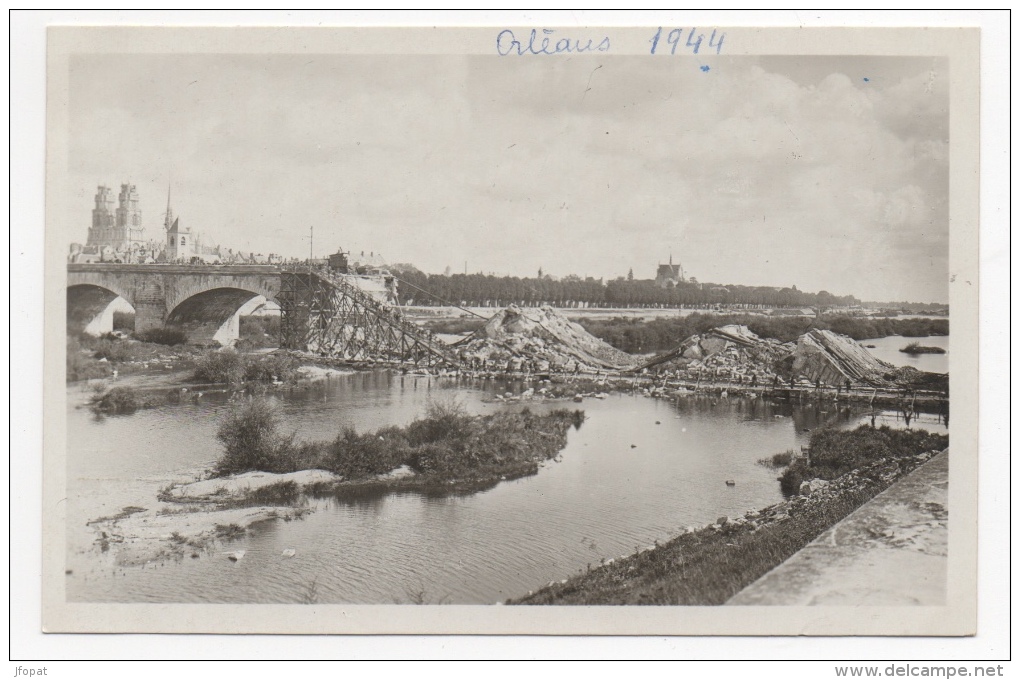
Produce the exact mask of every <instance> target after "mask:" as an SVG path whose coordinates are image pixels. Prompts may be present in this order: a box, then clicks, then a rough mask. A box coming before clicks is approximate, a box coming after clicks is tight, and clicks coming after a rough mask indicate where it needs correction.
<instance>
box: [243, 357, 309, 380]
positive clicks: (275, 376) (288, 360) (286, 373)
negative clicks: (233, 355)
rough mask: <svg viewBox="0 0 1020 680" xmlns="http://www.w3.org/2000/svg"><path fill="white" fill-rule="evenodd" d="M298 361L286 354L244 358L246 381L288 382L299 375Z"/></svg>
mask: <svg viewBox="0 0 1020 680" xmlns="http://www.w3.org/2000/svg"><path fill="white" fill-rule="evenodd" d="M297 367H298V361H297V359H295V358H294V357H291V356H288V355H286V354H266V355H261V356H246V357H244V379H245V380H251V381H255V382H272V381H273V380H281V381H286V380H290V379H292V378H293V377H294V376H295V375H296V374H297Z"/></svg>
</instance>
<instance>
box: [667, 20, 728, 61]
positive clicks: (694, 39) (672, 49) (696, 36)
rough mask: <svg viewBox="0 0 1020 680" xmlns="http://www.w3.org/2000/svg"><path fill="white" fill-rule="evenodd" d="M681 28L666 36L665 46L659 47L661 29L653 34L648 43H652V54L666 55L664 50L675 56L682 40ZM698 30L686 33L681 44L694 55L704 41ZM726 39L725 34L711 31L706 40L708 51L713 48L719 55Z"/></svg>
mask: <svg viewBox="0 0 1020 680" xmlns="http://www.w3.org/2000/svg"><path fill="white" fill-rule="evenodd" d="M684 30H685V29H683V28H674V29H673V30H672V31H670V32H669V33H667V34H666V45H660V41H661V40H662V27H661V26H660V27H659V30H657V31H656V32H655V35H653V36H652V37H651V39H650V40H649V41H648V42H650V43H652V54H655V53H656V52H658V53H659V54H666V50H667V49H668V50H669V54H671V55H672V54H676V51H677V48H679V47H680V41H681V40H683V39H684ZM697 31H698V29H696V28H692V29H690V30H688V31H687V39H686V41H684V43H683V47H685V48H687V49H689V50H691V52H693V53H694V54H698V52H699V51H700V50H701V45H702V43H703V42H704V40H705V34H704V33H698V32H697ZM725 39H726V34H725V33H720V32H719V31H718V30H716V29H714V28H713V29H712V35H710V36H709V38H708V47H709V49H711V48H713V47H714V48H715V53H716V54H719V53H720V52H722V46H723V41H724V40H725Z"/></svg>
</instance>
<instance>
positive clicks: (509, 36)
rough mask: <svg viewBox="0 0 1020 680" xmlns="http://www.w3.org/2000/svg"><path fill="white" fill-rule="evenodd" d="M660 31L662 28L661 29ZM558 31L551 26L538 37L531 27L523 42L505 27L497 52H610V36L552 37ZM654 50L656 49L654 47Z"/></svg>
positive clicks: (502, 55)
mask: <svg viewBox="0 0 1020 680" xmlns="http://www.w3.org/2000/svg"><path fill="white" fill-rule="evenodd" d="M659 30H660V31H661V30H662V29H659ZM555 33H556V31H554V30H552V29H550V28H543V29H542V38H541V39H539V37H538V30H536V29H534V28H533V29H531V34H530V35H529V36H528V39H527V40H526V41H524V42H521V41H520V40H518V39H517V36H515V35H514V32H513V31H511V30H510V29H509V28H507V29H503V30H502V31H500V32H499V35H497V36H496V52H498V53H499V56H501V57H505V56H507V55H508V54H517V55H520V56H524V55H525V54H581V53H583V52H608V51H609V36H608V35H607V36H605V37H604V38H602V40H600V41H599V42H598V43H597V44H596V42H595V40H594V39H593V38H589V39H588V41H587V42H585V41H584V40H583V39H577V38H557V37H551V36H553V35H554V34H555ZM653 52H654V49H653Z"/></svg>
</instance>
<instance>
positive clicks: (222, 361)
mask: <svg viewBox="0 0 1020 680" xmlns="http://www.w3.org/2000/svg"><path fill="white" fill-rule="evenodd" d="M297 368H298V361H297V360H296V359H294V358H293V357H290V356H287V355H285V354H266V355H248V354H241V353H240V352H237V351H234V350H231V349H224V350H217V351H214V352H210V353H209V354H207V355H205V356H204V357H202V358H201V359H200V360H199V362H198V365H197V366H196V367H195V378H196V379H197V380H205V381H208V382H216V383H240V382H245V381H250V382H272V381H273V380H281V381H285V380H290V379H292V378H294V376H295V375H297Z"/></svg>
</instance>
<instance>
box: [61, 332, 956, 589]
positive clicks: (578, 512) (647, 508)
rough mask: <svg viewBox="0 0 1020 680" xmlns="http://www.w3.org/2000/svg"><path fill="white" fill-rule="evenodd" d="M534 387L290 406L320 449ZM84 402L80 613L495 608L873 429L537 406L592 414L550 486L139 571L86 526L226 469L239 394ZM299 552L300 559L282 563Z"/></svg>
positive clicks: (398, 385)
mask: <svg viewBox="0 0 1020 680" xmlns="http://www.w3.org/2000/svg"><path fill="white" fill-rule="evenodd" d="M895 344H896V342H895V341H892V342H891V343H890V345H895ZM906 356H907V355H902V357H906ZM940 356H941V355H940ZM521 388H522V386H521V385H520V384H516V385H508V384H505V383H495V382H493V381H489V382H478V381H473V382H466V381H458V380H457V379H455V378H438V377H431V378H430V377H411V376H400V375H393V374H391V373H389V372H385V371H379V372H368V373H358V374H351V375H341V376H334V377H332V378H330V379H328V380H325V381H322V382H320V383H315V384H313V385H312V386H311V387H309V388H306V389H301V390H281V391H279V392H277V393H275V395H274V396H273V400H274V401H276V402H277V404H278V406H279V408H280V410H281V411H282V414H283V420H284V422H285V423H286V424H287V427H288V428H291V429H293V430H294V431H296V432H297V436H298V438H299V439H306V440H316V439H326V438H332V437H333V436H335V435H336V433H337V432H338V430H339V429H340V428H341V427H343V426H344V425H352V426H354V427H355V428H357V429H358V430H359V431H364V430H372V429H375V428H378V427H381V426H384V425H392V424H396V425H402V424H407V423H409V422H411V421H412V420H413V419H414V418H416V417H418V416H420V415H422V414H423V412H424V409H425V407H426V405H427V403H428V402H429V400H430V399H450V398H455V399H457V400H458V401H460V402H461V403H463V405H464V407H465V408H466V409H467V410H468V411H470V412H472V413H488V412H493V411H494V410H496V409H499V408H506V406H504V405H502V404H496V403H490V402H491V397H492V395H493V394H495V393H496V392H504V391H507V390H512V391H514V392H515V393H516V392H519V391H520V390H521ZM194 391H195V390H194V389H193V390H192V392H190V393H189V394H193V393H194ZM85 398H86V394H85V393H84V392H83V390H82V388H81V387H78V386H72V387H69V388H68V402H69V405H68V410H67V419H68V436H69V439H68V441H69V442H71V444H70V445H69V451H68V478H69V482H68V510H69V517H70V518H71V519H70V521H69V556H68V568H69V570H70V572H71V573H70V574H69V575H68V576H67V588H68V590H67V592H68V598H69V599H70V600H76V601H110V602H113V601H120V602H233V603H246V602H261V603H287V602H304V601H315V602H321V603H364V604H391V603H397V602H432V603H439V602H444V603H457V604H466V603H493V602H497V601H501V600H504V599H506V598H509V597H515V596H520V595H523V594H525V593H527V592H528V591H529V590H534V589H537V588H539V587H541V586H543V585H545V584H546V583H548V582H549V581H552V580H559V579H562V578H566V577H567V576H569V575H570V574H572V573H576V572H578V571H579V570H583V569H585V568H586V567H587V565H589V564H590V565H593V566H594V565H597V564H598V563H599V561H600V560H602V559H609V558H615V557H619V556H620V555H623V554H629V553H632V552H634V551H635V549H637V548H640V547H644V546H647V545H650V544H652V543H653V542H654V541H656V540H659V541H662V540H666V539H668V538H670V537H672V536H673V535H675V534H677V533H678V532H679V531H681V530H682V529H683V528H684V527H685V526H687V525H691V524H705V523H708V522H712V521H715V520H716V518H718V517H719V516H721V515H737V514H743V513H744V512H745V511H747V510H749V509H752V508H761V507H764V506H767V505H770V504H772V503H775V502H777V501H779V500H781V499H782V496H781V494H780V491H779V484H778V482H777V481H776V476H777V472H776V471H775V470H772V469H769V468H766V467H763V466H761V465H758V464H757V462H756V461H757V460H758V459H759V458H765V457H768V456H771V455H772V454H773V453H778V452H782V451H786V450H787V449H796V448H798V447H799V446H801V445H804V444H806V443H807V441H808V438H809V437H810V430H814V429H815V428H817V427H820V426H822V425H824V424H832V425H836V426H853V425H855V424H857V423H859V422H868V421H869V419H870V416H865V415H864V414H863V413H862V412H861V411H860V410H853V409H850V408H847V407H838V406H836V405H834V404H831V403H823V404H810V405H803V406H801V405H792V404H783V403H768V402H763V401H762V400H760V399H749V398H737V397H731V398H728V399H721V398H714V397H707V396H704V397H685V398H680V399H676V400H660V399H652V398H644V397H640V396H632V395H610V396H609V397H608V398H606V399H601V400H600V399H586V400H585V401H584V403H582V404H574V403H570V402H567V403H563V402H555V403H554V402H530V403H529V404H528V406H529V407H530V408H532V409H533V410H544V409H550V408H557V407H569V408H582V409H584V411H585V413H586V415H587V420H586V421H585V423H584V424H583V425H582V426H581V427H580V428H579V429H576V430H572V431H571V432H570V434H569V441H568V444H567V446H566V448H565V449H564V450H563V451H562V452H561V455H560V456H559V457H558V459H557V460H555V461H548V462H547V463H545V464H544V465H543V466H542V468H541V469H540V471H539V473H538V474H537V475H533V476H531V477H527V478H524V479H519V480H514V481H505V482H501V483H500V484H498V485H497V486H495V487H494V488H492V489H489V490H487V491H483V492H478V493H473V494H467V495H455V496H445V497H441V496H427V495H422V494H418V493H390V494H381V495H371V496H364V497H359V498H356V499H347V500H344V501H337V500H335V499H323V500H313V501H311V505H312V507H313V509H314V512H312V513H310V514H308V515H307V516H305V517H304V518H303V519H300V520H294V521H289V522H283V521H275V522H267V523H264V524H260V525H257V526H255V527H253V528H252V529H251V530H250V531H249V532H248V533H247V534H245V535H244V536H243V537H241V538H239V539H237V540H234V541H230V542H229V543H224V544H222V545H219V546H215V547H214V548H213V549H210V550H208V551H203V552H202V553H201V555H200V557H199V558H198V559H185V560H183V561H180V562H178V561H173V560H169V561H165V562H163V563H158V564H150V565H147V566H145V567H122V566H118V565H115V564H114V563H113V560H112V559H111V556H110V555H109V554H101V553H99V552H98V551H97V550H96V548H95V546H94V545H93V543H92V541H93V539H94V536H93V535H92V534H91V532H90V531H89V530H88V529H87V528H86V526H85V521H86V520H88V519H94V518H97V517H101V516H109V515H112V514H115V513H116V512H117V511H119V510H120V509H121V508H123V507H125V506H127V505H137V506H141V507H146V508H152V507H153V504H154V503H155V495H156V493H157V491H158V489H159V488H161V487H163V486H165V485H167V484H169V483H171V482H182V481H191V480H193V479H195V478H196V477H197V476H198V475H201V474H202V472H203V471H204V470H205V469H207V468H208V467H209V466H210V465H211V464H212V463H213V461H215V459H216V458H217V456H218V455H219V452H220V451H219V446H218V443H217V442H216V439H215V432H216V429H217V426H218V424H219V422H220V420H221V419H222V417H223V415H224V413H225V411H226V409H228V408H229V407H230V403H229V399H230V395H229V394H228V393H226V392H212V391H207V392H206V393H205V394H203V396H202V397H201V398H199V399H197V400H195V401H192V400H190V399H185V400H184V402H183V403H181V404H177V405H166V406H162V407H160V408H156V409H149V410H144V411H139V412H137V413H135V414H133V415H130V416H116V417H107V418H97V417H95V416H93V415H92V414H91V412H90V411H88V410H87V409H85V408H81V404H82V403H83V401H84V400H85ZM521 407H522V406H520V405H518V406H511V408H521ZM897 417H898V416H896V414H891V413H887V414H879V421H880V423H879V424H883V423H884V424H892V425H898V426H903V423H901V422H898V421H897ZM928 420H931V421H932V422H931V423H928V422H927V421H925V422H924V423H921V422H915V427H925V428H926V429H929V430H938V431H945V428H944V427H942V426H941V424H940V422H939V421H938V419H937V418H935V417H932V418H929V419H928ZM727 480H732V481H733V482H735V484H734V485H733V486H730V485H727V484H726V481H727ZM286 548H293V549H294V550H295V551H296V554H295V556H294V557H292V558H284V557H282V556H281V552H282V551H283V550H284V549H286ZM238 549H243V550H246V551H247V554H246V556H245V558H244V559H243V560H240V561H238V562H236V563H232V562H230V561H228V560H227V559H226V558H225V557H224V556H223V554H222V553H223V551H224V550H238Z"/></svg>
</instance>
